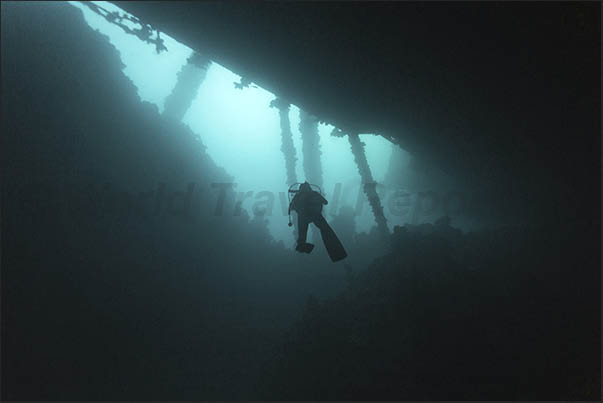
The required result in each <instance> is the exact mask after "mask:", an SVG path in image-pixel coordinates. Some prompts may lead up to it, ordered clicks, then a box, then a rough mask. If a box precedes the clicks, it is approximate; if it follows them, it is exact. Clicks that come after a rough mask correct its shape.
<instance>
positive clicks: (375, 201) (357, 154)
mask: <svg viewBox="0 0 603 403" xmlns="http://www.w3.org/2000/svg"><path fill="white" fill-rule="evenodd" d="M348 139H349V141H350V145H351V147H352V154H354V160H355V161H356V166H357V167H358V171H359V173H360V178H361V179H362V185H363V190H364V193H365V194H366V197H367V199H368V201H369V204H370V205H371V210H372V211H373V215H374V217H375V221H376V222H377V229H378V230H379V233H380V234H381V236H382V237H383V239H384V240H387V239H389V229H388V228H387V220H386V219H385V215H384V214H383V206H382V205H381V199H380V198H379V194H378V193H377V183H376V182H375V180H374V179H373V175H372V173H371V169H370V167H369V164H368V161H367V159H366V154H365V152H364V143H363V142H362V141H360V137H359V136H358V134H355V133H354V134H348Z"/></svg>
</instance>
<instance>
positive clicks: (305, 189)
mask: <svg viewBox="0 0 603 403" xmlns="http://www.w3.org/2000/svg"><path fill="white" fill-rule="evenodd" d="M311 190H312V188H311V187H310V184H309V183H308V182H304V183H302V184H301V185H300V186H299V191H300V192H309V191H311Z"/></svg>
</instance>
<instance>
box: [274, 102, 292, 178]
mask: <svg viewBox="0 0 603 403" xmlns="http://www.w3.org/2000/svg"><path fill="white" fill-rule="evenodd" d="M289 106H290V105H289V103H288V102H286V101H284V100H282V99H280V98H276V99H275V100H273V101H272V102H270V107H271V108H277V109H278V111H279V115H280V119H281V139H282V144H281V151H282V152H283V156H284V157H285V167H286V170H287V185H292V184H294V183H296V182H297V175H296V173H295V163H296V161H297V157H296V155H295V154H296V153H295V146H294V145H293V134H292V133H291V122H290V121H289Z"/></svg>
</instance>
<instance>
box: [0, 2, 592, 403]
mask: <svg viewBox="0 0 603 403" xmlns="http://www.w3.org/2000/svg"><path fill="white" fill-rule="evenodd" d="M121 68H122V65H121V63H120V61H119V55H118V52H117V51H116V50H115V49H114V48H113V47H112V46H111V45H110V44H109V43H108V41H107V39H106V38H104V37H103V36H102V35H100V34H99V33H97V32H94V31H92V30H90V28H88V27H87V25H86V24H85V22H84V20H83V18H82V17H81V13H80V11H78V10H76V9H75V8H73V7H71V6H69V5H66V4H55V3H33V4H32V3H29V4H23V3H4V2H3V3H2V90H3V91H2V133H3V136H2V137H3V139H2V140H3V141H2V151H3V162H4V164H3V168H2V172H3V189H2V252H3V253H2V398H3V399H8V400H17V399H22V400H53V399H56V400H95V399H101V400H127V399H132V400H136V399H149V400H151V399H152V400H160V399H181V400H184V399H287V398H288V399H457V400H462V399H492V400H504V399H534V400H536V399H577V400H598V399H600V271H599V270H600V269H599V263H600V261H599V241H600V223H599V217H594V216H591V217H586V218H584V217H583V218H582V219H580V220H578V219H576V220H575V222H573V221H572V222H568V223H567V225H566V226H564V227H560V226H559V225H558V223H553V222H552V223H551V224H548V225H547V224H546V223H544V224H543V223H539V224H538V225H533V226H528V225H526V226H523V227H503V228H498V229H492V230H489V231H482V232H479V233H467V234H463V233H460V232H458V231H457V230H455V229H453V228H451V227H450V226H449V225H447V224H446V222H445V221H442V222H441V223H439V224H437V225H424V226H420V227H410V228H400V227H398V228H396V231H395V232H394V234H393V235H392V236H391V250H390V248H388V250H387V251H386V252H384V253H381V254H382V255H383V256H381V257H379V258H377V259H372V257H373V255H371V253H373V254H376V252H375V251H376V250H378V249H379V248H378V247H377V245H378V242H379V241H378V239H379V236H378V234H377V232H376V231H373V232H372V233H371V234H368V235H366V234H365V235H362V236H357V237H355V238H353V237H350V238H345V237H344V238H343V241H344V243H345V244H346V248H348V249H350V250H362V251H363V254H364V256H365V258H367V259H368V257H369V256H370V257H371V260H373V263H372V264H371V265H370V266H369V267H368V268H366V267H357V266H356V267H353V268H351V267H349V266H348V267H347V270H345V269H344V267H345V266H344V264H341V265H332V264H331V263H330V262H329V261H328V258H327V257H326V254H324V252H323V253H322V254H320V251H317V253H316V255H312V260H310V259H308V258H307V257H306V256H300V255H296V254H295V253H294V252H292V251H291V250H289V249H287V248H285V247H284V245H282V244H281V243H275V242H273V241H272V239H271V238H270V236H269V234H268V231H267V229H266V226H265V224H264V222H263V220H262V218H261V217H248V216H246V215H245V214H243V215H241V216H238V217H237V216H232V215H228V214H226V215H224V216H215V215H213V212H214V208H215V202H216V200H215V199H216V195H217V192H216V190H215V189H213V188H211V186H210V185H211V183H214V182H229V181H231V178H230V177H229V176H228V174H227V173H226V172H224V170H223V169H221V168H220V167H217V166H216V165H215V164H214V162H213V161H212V160H211V159H210V158H209V156H208V155H207V154H206V153H205V151H204V148H203V146H202V145H201V144H200V140H199V139H198V138H196V135H195V134H194V133H192V132H191V131H190V130H189V129H188V128H187V127H186V126H184V125H181V124H180V123H177V122H174V121H170V120H169V119H165V118H162V117H161V116H160V115H159V114H158V112H157V109H156V108H155V107H154V106H153V105H151V104H148V103H144V102H140V100H139V99H138V97H137V95H136V89H135V87H134V86H133V85H132V83H131V82H130V81H129V80H128V79H127V78H126V77H125V76H124V74H123V73H122V71H121ZM225 118H228V117H225ZM160 183H163V184H164V185H165V187H166V189H169V190H170V191H172V192H173V191H175V190H178V191H183V190H184V189H186V186H187V184H188V183H195V186H196V189H197V190H199V191H198V192H196V193H195V195H196V196H195V197H194V198H193V200H192V201H191V204H192V206H193V208H191V210H190V212H191V213H190V215H186V214H183V213H182V212H181V211H180V210H178V209H177V208H175V207H174V206H172V207H169V206H168V207H164V210H162V211H163V212H162V213H159V214H156V213H155V210H154V208H155V207H154V206H153V204H152V203H150V204H148V205H145V206H146V208H147V209H148V210H144V209H142V210H141V209H140V208H139V207H140V206H139V205H137V204H129V203H135V202H134V201H132V200H130V202H128V194H138V192H144V191H149V190H153V189H155V188H156V187H157V186H158V185H159V184H160ZM105 184H109V185H110V189H111V190H110V191H101V189H103V186H105ZM596 190H597V189H593V192H595V191H596ZM595 193H596V192H595ZM108 194H109V195H110V196H107V195H108ZM595 196H597V195H595ZM229 200H230V202H229V204H228V205H229V206H230V207H232V203H231V202H232V200H231V198H230V197H229ZM168 204H169V203H168ZM577 214H578V213H577ZM346 220H348V221H349V220H350V218H349V217H348V218H347V219H346V217H344V216H343V215H342V216H341V217H339V218H338V219H337V220H334V222H333V226H334V228H335V229H336V231H338V232H344V231H343V230H342V229H343V228H346V226H347V227H348V228H350V227H353V224H352V223H350V222H348V221H346ZM369 251H372V252H369Z"/></svg>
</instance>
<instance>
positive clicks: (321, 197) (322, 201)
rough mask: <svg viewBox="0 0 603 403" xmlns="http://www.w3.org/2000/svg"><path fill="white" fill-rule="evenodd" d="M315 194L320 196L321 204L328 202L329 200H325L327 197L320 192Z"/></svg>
mask: <svg viewBox="0 0 603 403" xmlns="http://www.w3.org/2000/svg"><path fill="white" fill-rule="evenodd" d="M317 195H318V197H320V202H321V203H322V204H329V202H328V201H327V199H325V198H324V197H323V195H321V194H320V193H317Z"/></svg>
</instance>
